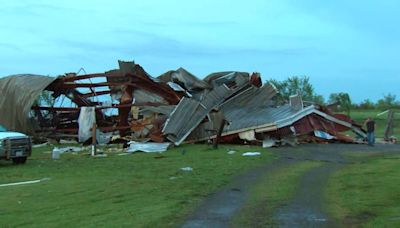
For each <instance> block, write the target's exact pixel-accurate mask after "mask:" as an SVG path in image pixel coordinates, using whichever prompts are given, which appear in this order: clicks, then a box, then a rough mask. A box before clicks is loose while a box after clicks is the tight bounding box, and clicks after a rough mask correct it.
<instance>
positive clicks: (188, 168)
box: [181, 166, 193, 172]
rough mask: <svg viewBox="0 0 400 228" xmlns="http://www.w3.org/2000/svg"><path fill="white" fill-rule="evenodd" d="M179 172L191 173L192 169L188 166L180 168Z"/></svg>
mask: <svg viewBox="0 0 400 228" xmlns="http://www.w3.org/2000/svg"><path fill="white" fill-rule="evenodd" d="M181 170H182V171H186V172H191V171H193V168H192V167H189V166H188V167H183V168H181Z"/></svg>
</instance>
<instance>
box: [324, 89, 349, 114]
mask: <svg viewBox="0 0 400 228" xmlns="http://www.w3.org/2000/svg"><path fill="white" fill-rule="evenodd" d="M336 102H337V103H339V105H340V108H339V109H340V111H345V112H346V113H347V115H350V110H351V107H352V103H351V99H350V95H349V94H348V93H344V92H341V93H331V94H330V95H329V103H336Z"/></svg>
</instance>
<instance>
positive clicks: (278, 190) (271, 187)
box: [232, 161, 321, 228]
mask: <svg viewBox="0 0 400 228" xmlns="http://www.w3.org/2000/svg"><path fill="white" fill-rule="evenodd" d="M320 165H321V163H320V162H311V161H307V162H300V163H296V164H292V165H288V166H285V167H281V168H277V169H276V170H274V171H272V172H269V173H268V174H267V175H265V176H264V177H262V178H261V180H260V182H259V183H258V184H257V185H256V186H254V187H253V188H252V190H251V192H250V195H251V196H250V198H249V199H248V201H247V202H246V204H245V206H244V207H243V208H242V209H241V210H240V212H239V213H238V215H237V216H236V218H235V219H234V221H233V222H232V226H233V227H238V228H239V227H274V226H277V224H275V221H274V220H273V211H274V210H275V209H276V208H278V207H279V206H282V205H283V204H284V203H286V202H288V201H289V200H290V198H291V197H292V196H293V194H294V192H295V191H296V187H297V185H298V182H299V181H300V177H301V176H302V175H303V174H304V173H305V172H307V171H308V170H310V169H312V168H316V167H318V166H320Z"/></svg>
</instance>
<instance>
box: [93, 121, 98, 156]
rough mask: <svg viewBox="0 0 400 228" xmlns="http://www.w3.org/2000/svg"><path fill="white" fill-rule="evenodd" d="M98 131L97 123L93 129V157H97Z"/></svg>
mask: <svg viewBox="0 0 400 228" xmlns="http://www.w3.org/2000/svg"><path fill="white" fill-rule="evenodd" d="M96 129H97V125H96V123H94V124H93V127H92V156H95V155H96V154H97V147H96V144H97V139H96Z"/></svg>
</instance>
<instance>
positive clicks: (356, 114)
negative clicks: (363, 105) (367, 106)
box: [350, 110, 400, 139]
mask: <svg viewBox="0 0 400 228" xmlns="http://www.w3.org/2000/svg"><path fill="white" fill-rule="evenodd" d="M381 112H382V111H380V110H352V111H351V112H350V116H351V118H352V119H353V120H355V121H356V122H357V123H359V124H363V123H364V121H365V120H366V119H367V118H368V117H371V118H373V119H374V120H375V123H376V125H377V129H376V132H375V134H376V137H379V138H383V135H384V132H385V128H386V123H387V114H384V115H381V116H377V114H379V113H381ZM394 112H395V115H394V125H393V126H394V128H393V133H394V134H393V135H394V136H396V137H397V138H398V139H400V110H394Z"/></svg>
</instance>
